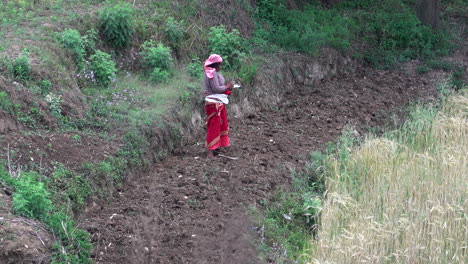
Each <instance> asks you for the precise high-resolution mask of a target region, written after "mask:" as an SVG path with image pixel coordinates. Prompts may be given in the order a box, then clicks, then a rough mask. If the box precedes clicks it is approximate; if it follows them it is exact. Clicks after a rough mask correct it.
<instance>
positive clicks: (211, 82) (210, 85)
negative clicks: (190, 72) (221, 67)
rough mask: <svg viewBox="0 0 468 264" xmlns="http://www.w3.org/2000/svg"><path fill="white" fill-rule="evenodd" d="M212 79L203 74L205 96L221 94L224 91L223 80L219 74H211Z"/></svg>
mask: <svg viewBox="0 0 468 264" xmlns="http://www.w3.org/2000/svg"><path fill="white" fill-rule="evenodd" d="M213 75H214V78H213V79H210V78H208V77H207V76H206V74H204V85H205V95H210V94H222V93H224V92H225V91H226V85H225V79H224V77H223V75H221V73H219V72H217V71H215V72H213Z"/></svg>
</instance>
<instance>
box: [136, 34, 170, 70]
mask: <svg viewBox="0 0 468 264" xmlns="http://www.w3.org/2000/svg"><path fill="white" fill-rule="evenodd" d="M141 48H142V51H141V52H140V54H141V56H142V58H143V63H144V65H145V66H146V67H147V68H149V69H151V70H152V69H154V68H160V69H161V70H166V71H169V70H171V68H172V62H173V60H174V59H173V58H172V55H171V49H170V48H169V47H166V46H164V45H163V44H162V43H158V44H157V45H156V44H155V43H154V41H151V40H150V41H145V42H144V43H143V45H142V46H141Z"/></svg>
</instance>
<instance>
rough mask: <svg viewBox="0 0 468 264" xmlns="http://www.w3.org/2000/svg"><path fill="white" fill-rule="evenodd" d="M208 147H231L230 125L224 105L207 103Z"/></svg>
mask: <svg viewBox="0 0 468 264" xmlns="http://www.w3.org/2000/svg"><path fill="white" fill-rule="evenodd" d="M205 111H206V147H207V148H208V149H209V150H214V149H217V148H219V147H229V146H230V141H229V125H228V119H227V113H226V106H225V105H224V104H217V103H206V104H205Z"/></svg>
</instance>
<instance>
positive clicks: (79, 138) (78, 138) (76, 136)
mask: <svg viewBox="0 0 468 264" xmlns="http://www.w3.org/2000/svg"><path fill="white" fill-rule="evenodd" d="M71 138H72V139H73V140H74V141H76V142H80V141H81V136H80V135H78V134H74V135H72V136H71Z"/></svg>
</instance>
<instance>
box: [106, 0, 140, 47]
mask: <svg viewBox="0 0 468 264" xmlns="http://www.w3.org/2000/svg"><path fill="white" fill-rule="evenodd" d="M133 13H134V10H133V8H132V7H131V5H130V4H128V3H117V4H113V3H112V1H111V2H108V3H107V4H106V5H105V6H104V7H103V9H101V11H100V12H99V23H100V25H99V31H100V32H101V34H102V35H103V36H104V39H105V40H106V42H107V43H108V44H109V45H111V46H112V47H114V48H124V47H127V46H129V45H130V44H131V42H132V36H133V33H134V31H135V29H134V23H135V22H134V21H133Z"/></svg>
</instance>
